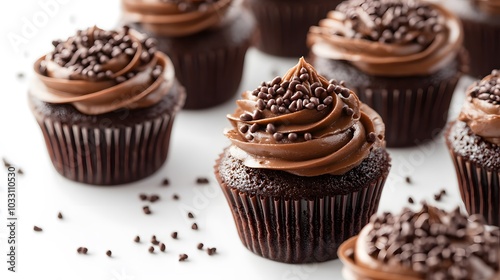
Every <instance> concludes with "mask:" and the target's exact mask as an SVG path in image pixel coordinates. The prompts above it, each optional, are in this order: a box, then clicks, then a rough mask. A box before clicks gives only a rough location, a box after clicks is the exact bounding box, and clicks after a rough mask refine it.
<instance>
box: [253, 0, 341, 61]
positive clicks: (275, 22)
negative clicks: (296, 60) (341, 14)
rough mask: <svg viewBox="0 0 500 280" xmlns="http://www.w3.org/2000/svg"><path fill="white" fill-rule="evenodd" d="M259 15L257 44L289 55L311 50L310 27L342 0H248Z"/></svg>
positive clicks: (267, 51)
mask: <svg viewBox="0 0 500 280" xmlns="http://www.w3.org/2000/svg"><path fill="white" fill-rule="evenodd" d="M246 1H247V4H248V6H249V7H250V9H251V10H252V12H253V14H254V16H255V18H256V19H257V29H258V33H257V35H256V39H255V45H256V47H257V48H258V49H260V50H261V51H263V52H266V53H269V54H272V55H278V56H287V57H299V56H305V55H307V53H308V48H307V46H306V36H307V32H308V31H309V27H310V26H312V25H317V24H318V22H319V20H321V19H323V18H325V17H326V14H327V13H328V11H330V10H334V9H335V7H336V6H337V5H338V4H339V3H340V2H342V1H340V0H334V1H325V0H320V1H311V0H303V1H277V0H246Z"/></svg>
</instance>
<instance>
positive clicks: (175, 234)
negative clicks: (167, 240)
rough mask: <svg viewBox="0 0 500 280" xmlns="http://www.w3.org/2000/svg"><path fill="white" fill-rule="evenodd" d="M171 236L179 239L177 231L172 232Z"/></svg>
mask: <svg viewBox="0 0 500 280" xmlns="http://www.w3.org/2000/svg"><path fill="white" fill-rule="evenodd" d="M170 236H172V238H173V239H177V231H174V232H172V234H170Z"/></svg>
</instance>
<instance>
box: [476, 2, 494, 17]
mask: <svg viewBox="0 0 500 280" xmlns="http://www.w3.org/2000/svg"><path fill="white" fill-rule="evenodd" d="M472 1H473V2H474V3H475V4H476V5H477V6H478V7H479V9H481V10H482V11H483V12H485V13H488V14H493V15H499V14H500V0H472Z"/></svg>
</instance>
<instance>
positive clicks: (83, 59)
mask: <svg viewBox="0 0 500 280" xmlns="http://www.w3.org/2000/svg"><path fill="white" fill-rule="evenodd" d="M53 45H54V47H55V49H54V51H52V52H51V53H49V54H47V55H45V56H42V57H41V58H39V59H38V60H37V61H36V62H35V65H34V70H35V73H36V76H37V79H35V82H34V83H33V86H32V88H31V90H30V93H31V94H32V95H34V96H35V97H37V98H38V99H40V100H42V101H44V102H48V103H55V104H64V103H67V104H72V105H73V106H74V107H75V108H76V109H77V110H78V111H80V112H82V113H84V114H88V115H97V114H103V113H107V112H111V111H114V110H117V109H120V108H129V109H135V108H143V107H149V106H152V105H154V104H156V103H157V102H159V101H160V100H161V98H162V97H163V96H165V95H166V94H168V92H169V89H170V88H171V87H172V85H173V83H174V81H175V74H174V68H173V65H172V62H171V61H170V59H169V58H168V57H167V56H165V55H164V54H162V53H160V52H157V51H156V47H155V41H154V40H153V39H147V38H145V37H143V36H142V35H141V34H139V33H137V32H135V31H134V30H131V29H129V28H128V27H124V28H122V29H121V30H119V31H105V30H102V29H100V28H97V27H95V26H94V27H91V28H88V29H86V30H79V31H78V32H77V34H76V35H75V36H72V37H69V38H68V39H67V40H66V41H61V40H56V41H54V42H53Z"/></svg>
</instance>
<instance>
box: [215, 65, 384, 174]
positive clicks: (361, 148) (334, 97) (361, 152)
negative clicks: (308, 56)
mask: <svg viewBox="0 0 500 280" xmlns="http://www.w3.org/2000/svg"><path fill="white" fill-rule="evenodd" d="M237 105H238V107H237V109H236V110H235V112H234V113H233V114H229V115H228V116H227V117H228V119H229V121H230V123H231V125H232V128H231V129H229V130H227V131H226V132H225V135H226V136H227V137H228V138H229V139H230V140H231V142H232V144H233V145H232V146H231V148H230V152H231V155H232V156H234V157H235V158H238V159H240V160H241V161H242V162H243V164H244V165H246V166H248V167H252V168H266V169H275V170H283V171H286V172H289V173H292V174H296V175H299V176H318V175H323V174H332V175H341V174H344V173H346V172H348V171H349V170H351V169H352V168H354V167H356V166H358V165H359V164H360V163H361V162H362V161H363V160H364V159H365V158H366V157H367V156H368V155H369V153H370V151H371V150H372V149H373V148H374V147H381V146H383V145H384V141H383V139H384V124H383V123H382V120H381V119H380V116H379V115H378V114H377V113H375V111H373V110H372V109H370V108H369V107H367V106H365V105H364V104H362V103H361V102H360V101H359V100H358V98H357V96H356V95H355V94H354V93H353V92H352V91H351V90H349V89H348V88H346V87H344V83H343V82H340V83H338V82H337V81H335V80H331V81H327V80H326V79H325V78H324V77H322V76H320V75H318V74H317V73H316V70H315V69H314V68H313V67H312V66H311V65H310V64H308V63H307V62H306V61H305V60H304V59H303V58H301V59H300V61H299V63H298V64H297V65H296V66H295V67H293V68H292V69H290V70H289V71H288V72H287V73H286V74H285V75H284V76H283V77H276V78H274V79H273V80H272V81H270V82H267V83H266V82H263V83H262V85H261V86H259V87H258V88H257V89H256V90H254V91H253V92H252V91H247V92H245V93H243V95H242V99H240V100H238V101H237Z"/></svg>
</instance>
